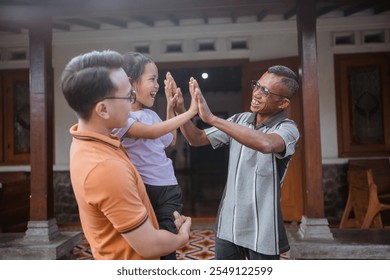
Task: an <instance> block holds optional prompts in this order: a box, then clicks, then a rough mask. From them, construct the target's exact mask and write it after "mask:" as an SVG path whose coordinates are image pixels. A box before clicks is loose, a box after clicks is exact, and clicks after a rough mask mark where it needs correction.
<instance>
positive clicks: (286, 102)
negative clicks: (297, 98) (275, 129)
mask: <svg viewBox="0 0 390 280" xmlns="http://www.w3.org/2000/svg"><path fill="white" fill-rule="evenodd" d="M289 105H290V99H288V98H283V100H282V101H281V103H280V105H279V108H280V109H286V108H287V107H288V106H289Z"/></svg>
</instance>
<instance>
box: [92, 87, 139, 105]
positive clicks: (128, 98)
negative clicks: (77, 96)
mask: <svg viewBox="0 0 390 280" xmlns="http://www.w3.org/2000/svg"><path fill="white" fill-rule="evenodd" d="M105 99H126V100H129V101H130V103H131V104H134V102H135V100H136V92H135V90H133V89H132V90H131V91H130V96H128V97H116V96H107V97H105V98H103V99H101V100H99V101H98V102H100V101H103V100H105ZM98 102H96V103H98Z"/></svg>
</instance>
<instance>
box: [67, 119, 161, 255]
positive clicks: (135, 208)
mask: <svg viewBox="0 0 390 280" xmlns="http://www.w3.org/2000/svg"><path fill="white" fill-rule="evenodd" d="M77 127H78V126H77V124H76V125H74V126H72V127H71V128H70V133H71V134H72V136H73V141H72V145H71V148H70V175H71V181H72V186H73V190H74V193H75V197H76V200H77V204H78V207H79V214H80V220H81V225H82V227H83V231H84V234H85V237H86V239H87V240H88V242H89V244H90V246H91V249H92V254H93V257H94V259H116V260H118V259H123V260H124V259H134V260H138V259H144V258H143V257H141V256H140V255H139V254H137V253H136V252H135V251H134V249H133V248H131V247H130V245H129V243H128V242H127V241H126V240H125V239H124V238H123V237H122V236H121V233H125V232H129V231H131V230H134V229H136V228H137V227H139V226H140V225H142V224H143V223H144V222H145V221H146V220H147V218H149V219H150V221H151V222H152V225H153V226H154V227H155V228H156V229H157V228H158V223H157V219H156V216H155V214H154V211H153V208H152V205H151V203H150V201H149V197H148V195H147V193H146V190H145V186H144V183H143V182H142V179H141V177H140V175H139V173H138V172H137V170H136V169H135V167H134V165H133V164H132V163H131V161H130V159H129V157H128V156H127V153H126V151H125V150H124V149H123V147H122V146H121V144H120V141H119V139H118V138H116V137H114V136H113V137H107V136H104V135H102V134H98V133H94V132H87V131H77ZM145 241H146V242H147V240H145ZM156 259H159V258H156Z"/></svg>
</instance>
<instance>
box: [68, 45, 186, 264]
mask: <svg viewBox="0 0 390 280" xmlns="http://www.w3.org/2000/svg"><path fill="white" fill-rule="evenodd" d="M122 63H123V58H122V55H120V54H119V53H117V52H114V51H102V52H98V51H93V52H90V53H86V54H83V55H80V56H77V57H75V58H73V59H72V60H71V61H70V62H69V63H68V64H67V66H66V67H65V69H64V71H63V74H62V79H61V87H62V91H63V93H64V96H65V99H66V100H67V102H68V104H69V106H70V107H71V108H72V109H73V110H74V111H75V112H76V114H77V117H78V123H77V124H75V125H74V126H72V127H71V129H70V133H71V134H72V136H73V141H72V145H71V149H70V174H71V181H72V185H73V190H74V193H75V196H76V200H77V204H78V207H79V213H80V220H81V225H82V227H83V231H84V234H85V236H86V238H87V240H88V242H89V243H90V245H91V249H92V254H93V257H94V258H95V259H159V257H160V256H163V255H166V254H168V253H170V252H172V251H175V250H176V249H178V248H180V247H182V246H184V245H185V244H186V243H187V241H188V239H189V233H190V227H191V218H189V217H184V216H181V215H179V214H178V213H175V214H174V213H172V214H174V215H175V218H176V220H175V223H176V225H177V226H178V228H179V231H178V233H177V234H173V233H171V232H169V231H165V230H159V229H158V224H157V220H156V216H155V214H154V212H153V208H152V206H151V204H150V201H149V198H148V196H147V193H146V190H145V186H144V184H143V182H142V179H141V177H140V175H139V174H138V172H137V170H136V169H135V167H134V166H133V164H132V163H131V161H130V159H129V158H128V156H127V153H126V151H125V150H124V149H123V148H122V146H121V144H120V141H119V139H118V138H116V137H114V136H112V135H111V131H112V130H113V129H114V128H118V127H122V126H124V125H126V122H127V118H128V114H129V111H130V104H131V102H132V100H133V98H134V92H133V90H132V88H131V85H130V83H129V80H128V77H127V75H126V73H125V72H124V70H123V69H122Z"/></svg>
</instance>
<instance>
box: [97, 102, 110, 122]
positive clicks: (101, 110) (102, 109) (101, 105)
mask: <svg viewBox="0 0 390 280" xmlns="http://www.w3.org/2000/svg"><path fill="white" fill-rule="evenodd" d="M95 113H96V114H97V115H98V116H99V117H101V118H103V119H108V118H109V117H110V114H109V112H108V108H107V104H106V103H105V102H104V101H100V102H98V103H97V104H96V105H95Z"/></svg>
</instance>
